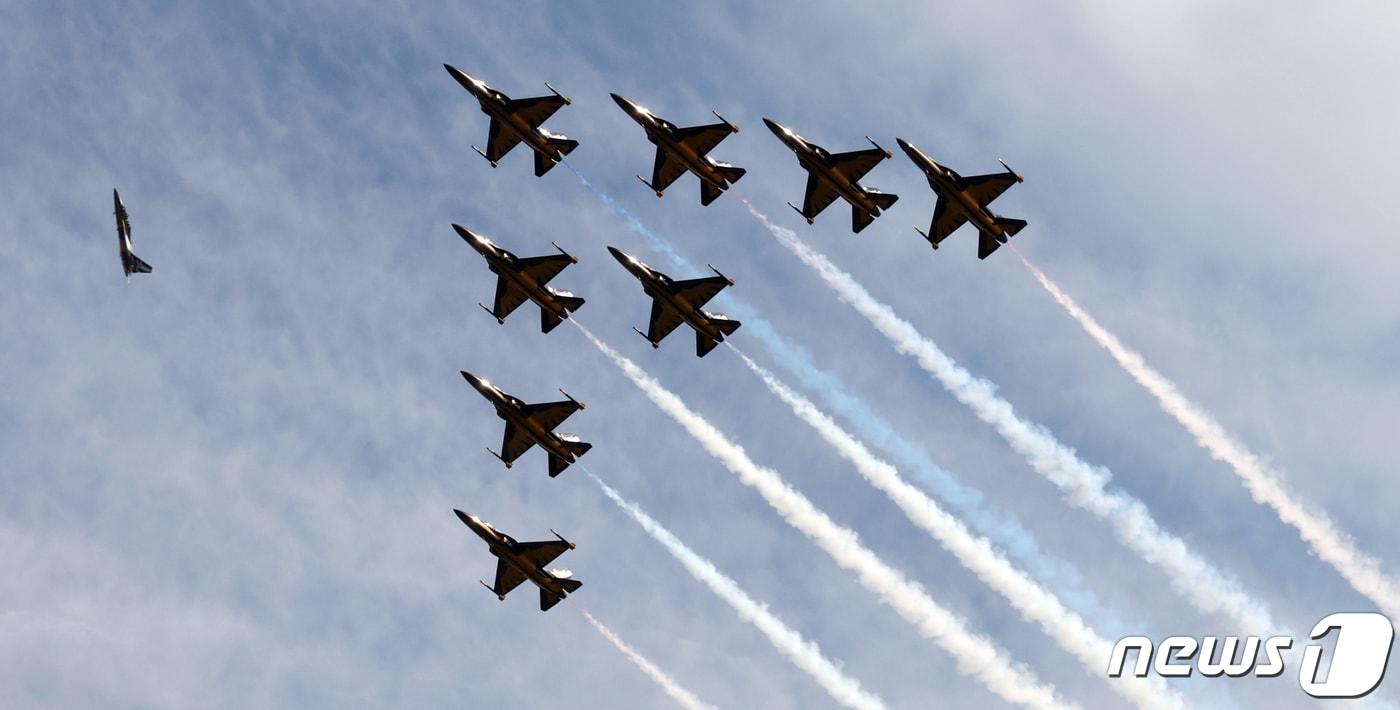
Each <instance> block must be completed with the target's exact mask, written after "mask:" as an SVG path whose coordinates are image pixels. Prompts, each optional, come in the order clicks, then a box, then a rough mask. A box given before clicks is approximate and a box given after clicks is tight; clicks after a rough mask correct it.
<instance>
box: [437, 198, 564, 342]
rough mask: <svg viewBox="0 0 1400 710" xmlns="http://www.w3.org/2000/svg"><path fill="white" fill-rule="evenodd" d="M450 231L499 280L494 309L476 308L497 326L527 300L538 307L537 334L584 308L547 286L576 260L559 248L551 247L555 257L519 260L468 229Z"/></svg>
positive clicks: (484, 305) (551, 255)
mask: <svg viewBox="0 0 1400 710" xmlns="http://www.w3.org/2000/svg"><path fill="white" fill-rule="evenodd" d="M452 228H453V229H455V230H457V234H458V235H459V236H461V237H462V239H463V240H464V241H465V242H466V243H468V244H470V245H471V246H472V248H473V249H475V250H477V252H479V253H480V254H481V255H482V256H483V257H485V259H486V265H487V266H488V267H490V269H491V271H492V273H495V274H496V275H497V276H499V277H500V278H498V279H496V302H495V305H494V306H493V307H492V308H486V304H484V303H478V304H477V305H478V306H481V307H482V308H483V309H485V310H486V312H487V313H490V314H491V315H492V317H494V318H495V319H496V322H497V323H505V322H506V316H508V315H510V314H511V312H512V311H514V310H515V309H516V308H517V307H519V306H520V304H522V303H524V302H525V300H526V299H529V300H531V301H534V302H535V305H537V306H539V307H540V330H543V331H544V332H546V333H548V332H549V331H551V330H554V327H555V326H557V325H559V324H560V323H561V322H563V321H564V320H565V319H567V318H568V317H569V313H571V312H573V311H576V310H578V309H579V307H580V306H582V305H583V299H582V298H579V297H578V296H575V295H573V294H572V293H569V292H568V291H558V290H555V289H552V288H550V287H549V286H547V285H546V284H548V283H549V280H550V279H552V278H554V277H555V276H556V275H558V274H559V272H560V271H563V270H564V267H566V266H568V265H569V264H577V263H578V258H577V257H574V256H572V255H570V254H569V253H568V252H566V251H564V249H563V248H561V247H560V246H559V245H558V244H555V245H554V248H555V249H558V250H559V253H558V254H547V255H545V256H531V257H526V258H524V259H522V258H520V257H518V256H516V255H514V254H512V253H510V252H508V251H506V250H505V249H502V248H501V247H498V246H496V245H495V244H494V243H493V242H492V241H491V240H490V239H487V238H486V237H483V236H481V235H480V234H477V233H475V232H473V231H471V230H470V229H467V228H465V227H462V226H460V225H456V224H454V225H452ZM551 243H553V242H551Z"/></svg>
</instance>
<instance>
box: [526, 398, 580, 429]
mask: <svg viewBox="0 0 1400 710" xmlns="http://www.w3.org/2000/svg"><path fill="white" fill-rule="evenodd" d="M578 410H579V406H578V403H577V402H574V401H573V400H566V401H563V402H545V403H542V404H527V405H525V417H526V418H527V419H530V420H532V421H534V422H537V423H538V424H539V425H540V426H542V427H544V429H545V431H554V427H557V426H559V425H560V424H563V423H564V420H565V419H568V418H569V416H570V415H572V414H573V413H574V412H577V411H578Z"/></svg>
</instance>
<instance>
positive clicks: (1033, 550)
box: [564, 161, 1126, 634]
mask: <svg viewBox="0 0 1400 710" xmlns="http://www.w3.org/2000/svg"><path fill="white" fill-rule="evenodd" d="M564 167H567V168H568V169H569V172H572V173H573V174H574V177H576V178H578V180H579V182H581V183H583V186H584V187H586V188H588V190H589V191H590V192H592V193H593V195H594V196H595V197H597V198H598V199H599V201H601V202H602V203H603V204H604V205H606V206H607V207H608V209H611V210H612V211H613V212H614V213H615V214H617V216H619V217H621V218H622V219H623V220H624V221H625V222H627V226H628V227H629V228H631V230H632V231H633V232H636V233H637V234H638V235H640V236H641V237H642V238H643V239H645V240H646V242H647V244H648V245H649V246H650V247H651V248H652V249H654V250H655V251H657V252H659V253H661V254H662V255H663V256H665V257H666V259H668V260H669V261H670V262H671V263H672V264H674V265H676V266H677V267H678V268H680V269H683V270H686V271H697V270H698V269H696V267H695V266H693V265H692V264H691V262H690V260H689V259H687V258H686V257H685V256H684V255H683V254H681V253H680V252H679V251H677V250H676V249H675V247H673V246H671V243H670V242H668V241H667V240H666V239H665V238H663V237H661V236H660V235H658V234H656V233H655V232H653V231H651V229H649V228H648V227H647V226H646V225H645V224H642V221H641V220H640V219H638V218H637V216H636V215H634V214H632V213H631V212H630V211H628V210H627V208H625V207H623V206H622V205H620V204H618V203H617V200H614V199H613V197H612V196H611V195H609V194H608V193H607V192H605V191H604V190H603V189H602V188H600V187H598V186H596V185H594V184H593V183H592V182H591V181H589V179H588V178H586V177H584V175H583V174H582V173H580V172H579V171H578V170H576V169H575V168H574V167H573V166H572V165H570V164H569V162H568V161H564ZM719 301H720V304H721V305H720V307H721V308H723V309H724V310H726V311H727V312H729V313H730V314H731V315H733V316H734V317H736V318H738V319H739V320H741V321H743V323H744V329H745V331H746V332H748V334H749V335H750V336H751V337H755V338H757V339H758V341H759V342H760V343H762V344H763V346H764V347H765V348H766V349H767V350H768V353H769V354H770V355H771V356H772V357H773V360H774V362H776V363H777V364H778V365H779V366H780V367H782V368H783V369H784V370H787V371H788V372H789V373H791V374H792V375H794V376H796V377H797V379H798V380H799V381H801V382H802V385H803V387H806V388H807V389H809V390H811V391H812V392H814V393H816V394H817V395H818V396H819V397H820V398H821V399H822V401H823V402H824V403H825V405H826V406H827V407H828V408H829V409H831V410H833V411H835V412H836V413H838V414H840V415H841V417H842V418H844V419H845V420H847V421H848V422H850V423H851V424H852V425H853V426H854V427H855V428H856V430H857V431H858V432H860V435H861V437H862V438H864V439H865V440H867V441H869V442H870V443H871V444H872V445H874V446H877V447H879V448H881V449H883V450H884V451H886V452H888V453H889V454H890V456H891V457H892V458H894V459H895V462H896V463H897V464H898V466H899V467H900V468H901V469H906V470H908V471H910V472H911V473H912V474H913V476H914V478H915V479H916V480H918V481H919V482H920V483H921V484H922V485H924V486H925V487H927V488H929V489H930V490H932V491H933V493H934V494H935V495H937V496H938V497H939V498H940V499H942V500H943V501H945V502H946V503H947V504H948V506H949V507H950V508H952V509H954V510H956V511H957V512H958V514H959V515H960V516H961V517H962V518H963V519H965V520H966V521H967V522H968V525H970V526H971V527H972V528H973V529H974V530H976V531H977V532H978V533H980V534H981V535H983V536H985V537H988V538H990V539H992V540H994V541H996V543H997V544H999V545H1001V546H1002V547H1003V548H1004V549H1005V550H1006V552H1007V554H1009V555H1011V556H1012V557H1013V558H1015V559H1016V560H1018V561H1019V562H1020V563H1021V564H1024V565H1025V566H1026V567H1027V568H1028V569H1029V570H1030V572H1031V574H1033V575H1035V576H1036V577H1038V578H1040V579H1042V580H1044V581H1045V582H1046V583H1047V584H1049V585H1050V586H1053V587H1054V588H1056V589H1057V590H1059V595H1060V596H1061V598H1063V599H1064V601H1065V603H1066V604H1067V605H1069V606H1070V607H1071V608H1073V609H1074V610H1075V611H1078V612H1079V613H1080V614H1082V615H1084V616H1086V617H1088V618H1092V619H1094V620H1095V621H1096V622H1097V623H1098V624H1099V625H1101V626H1104V627H1108V628H1109V629H1110V630H1111V632H1112V633H1113V634H1117V633H1119V632H1125V631H1124V629H1125V628H1126V627H1125V625H1124V624H1123V623H1122V622H1121V621H1119V620H1118V619H1117V618H1116V616H1115V615H1113V614H1111V613H1110V612H1108V611H1107V610H1105V609H1103V608H1102V607H1101V605H1100V603H1099V601H1098V597H1097V595H1095V594H1094V592H1093V591H1092V590H1091V589H1089V588H1088V586H1087V585H1086V584H1085V582H1084V577H1083V575H1081V574H1080V573H1079V570H1078V569H1077V568H1075V566H1074V565H1073V564H1071V563H1070V562H1068V561H1067V560H1063V559H1060V558H1058V557H1054V556H1052V555H1050V554H1048V553H1046V552H1044V551H1042V550H1041V549H1040V545H1039V543H1037V542H1036V539H1035V535H1034V534H1032V533H1031V532H1030V530H1027V529H1026V527H1025V526H1024V525H1022V524H1021V522H1020V520H1018V519H1017V518H1016V517H1015V516H1014V515H1012V514H1011V513H1008V512H1005V511H1001V510H997V509H995V508H991V507H989V504H988V503H987V502H986V499H985V497H984V496H983V495H982V492H981V491H979V490H977V489H976V488H973V487H970V486H968V485H966V484H964V483H962V482H961V481H959V480H958V479H957V477H956V476H954V475H953V474H952V473H950V472H948V471H946V470H944V469H943V468H942V467H940V466H938V465H937V464H935V463H934V462H933V459H931V458H929V455H928V454H927V453H926V452H925V451H924V450H923V449H921V448H920V447H918V446H916V445H915V444H913V443H911V442H910V441H909V440H908V439H905V438H904V437H903V436H901V435H900V434H899V433H898V432H897V431H896V430H895V428H894V426H893V425H892V424H890V422H889V421H888V420H886V419H884V418H882V417H881V416H880V415H878V414H876V413H875V412H874V411H871V409H870V407H869V406H868V405H866V403H865V402H864V401H862V400H861V399H860V398H859V397H857V396H856V395H855V394H852V393H851V392H850V391H849V390H847V389H846V387H845V385H844V384H843V383H842V381H841V379H840V378H839V377H837V376H836V375H833V374H831V373H830V372H827V371H825V370H822V369H821V368H819V367H817V365H816V363H815V362H814V361H813V359H812V354H811V353H810V352H809V351H808V350H807V349H806V348H803V347H802V346H800V345H797V344H795V343H793V342H792V341H790V340H788V339H787V338H785V337H783V336H782V335H781V334H780V333H778V331H777V330H776V329H774V328H773V325H772V324H771V323H769V322H768V321H767V320H764V319H763V318H762V317H761V316H759V315H758V313H757V311H755V310H754V309H753V308H751V307H750V306H749V305H748V304H746V303H743V302H742V301H739V300H738V299H736V298H732V297H730V296H729V294H728V293H727V292H726V293H721V294H720V295H719Z"/></svg>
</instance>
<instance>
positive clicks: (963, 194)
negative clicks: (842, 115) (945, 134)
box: [895, 138, 1026, 259]
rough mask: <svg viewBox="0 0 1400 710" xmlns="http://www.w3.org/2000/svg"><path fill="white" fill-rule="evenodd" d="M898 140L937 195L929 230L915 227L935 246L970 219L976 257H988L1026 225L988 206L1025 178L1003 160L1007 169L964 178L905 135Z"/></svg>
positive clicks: (935, 247) (1002, 165) (1024, 221)
mask: <svg viewBox="0 0 1400 710" xmlns="http://www.w3.org/2000/svg"><path fill="white" fill-rule="evenodd" d="M895 141H896V142H898V143H899V147H900V148H903V149H904V152H905V153H907V154H908V155H909V159H910V160H912V161H914V164H915V165H917V166H919V169H920V170H922V171H924V176H925V177H927V178H928V186H929V187H931V188H933V191H934V193H935V194H937V195H938V202H936V203H935V204H934V206H933V222H932V224H930V225H929V228H928V231H927V232H925V231H924V230H922V229H919V228H918V227H915V228H914V231H916V232H918V233H919V234H921V235H923V237H924V239H927V240H928V241H929V244H932V245H933V248H934V249H937V248H938V245H939V243H941V242H942V241H943V240H944V239H946V238H947V237H948V235H950V234H952V233H953V232H955V231H957V229H958V227H961V226H963V224H964V223H966V222H971V223H972V226H974V227H976V228H977V231H978V234H979V238H978V241H977V258H978V259H985V258H987V257H988V256H991V254H992V252H994V251H996V250H997V248H998V247H1000V246H1001V245H1002V244H1005V243H1006V241H1007V240H1008V239H1010V238H1011V237H1013V236H1015V235H1016V233H1017V232H1019V231H1021V230H1022V229H1023V228H1024V227H1025V226H1026V220H1024V219H1013V218H1011V217H998V216H997V215H996V214H994V213H993V212H992V211H991V210H990V209H988V207H987V205H989V204H991V202H992V200H995V199H996V198H998V197H1000V196H1001V193H1003V192H1006V190H1007V189H1008V188H1010V187H1011V186H1012V185H1015V184H1016V183H1018V182H1021V181H1023V180H1024V179H1025V178H1022V177H1021V176H1020V175H1017V174H1016V172H1015V171H1014V170H1012V169H1011V168H1010V167H1009V166H1007V164H1006V163H1005V162H1004V161H1002V163H1001V167H1003V168H1006V172H1002V173H991V174H990V175H973V176H972V177H963V176H961V175H959V174H957V173H956V172H954V171H953V169H952V168H948V167H944V166H942V165H939V164H938V163H937V162H935V161H934V159H933V158H930V157H928V156H927V155H925V154H924V152H923V151H921V150H919V149H918V148H916V147H914V145H913V144H911V143H908V142H907V141H905V140H904V139H903V138H896V139H895Z"/></svg>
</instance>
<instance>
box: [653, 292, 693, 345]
mask: <svg viewBox="0 0 1400 710" xmlns="http://www.w3.org/2000/svg"><path fill="white" fill-rule="evenodd" d="M684 322H685V319H684V318H682V317H681V314H680V313H679V312H678V311H676V309H674V308H672V307H670V306H668V305H666V304H664V303H662V302H661V301H659V300H657V301H652V302H651V323H650V324H649V325H647V340H650V341H651V342H653V343H659V342H661V341H662V340H664V339H665V338H666V336H668V335H670V334H671V331H673V330H675V329H676V328H677V327H678V326H680V324H681V323H684Z"/></svg>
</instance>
